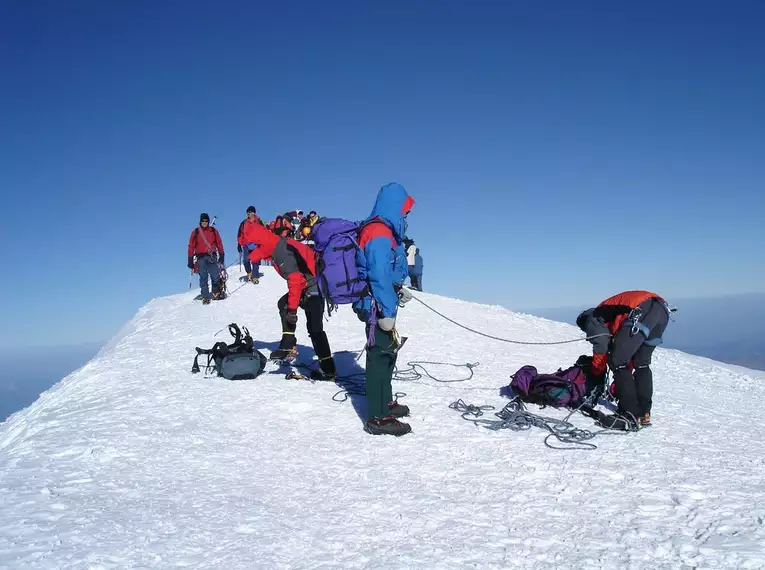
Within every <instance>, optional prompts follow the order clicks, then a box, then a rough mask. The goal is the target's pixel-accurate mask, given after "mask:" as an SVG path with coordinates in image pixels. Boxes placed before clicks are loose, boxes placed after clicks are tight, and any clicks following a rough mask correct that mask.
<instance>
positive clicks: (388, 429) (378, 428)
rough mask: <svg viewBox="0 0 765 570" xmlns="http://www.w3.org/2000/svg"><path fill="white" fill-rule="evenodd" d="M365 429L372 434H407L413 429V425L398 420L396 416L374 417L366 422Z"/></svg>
mask: <svg viewBox="0 0 765 570" xmlns="http://www.w3.org/2000/svg"><path fill="white" fill-rule="evenodd" d="M364 431H365V432H367V433H370V434H372V435H395V436H396V437H398V436H402V435H406V434H408V433H409V432H410V431H412V426H410V425H409V424H405V423H404V422H400V421H398V420H397V419H396V418H394V417H391V416H388V417H387V418H372V419H371V420H368V421H367V422H366V423H365V424H364Z"/></svg>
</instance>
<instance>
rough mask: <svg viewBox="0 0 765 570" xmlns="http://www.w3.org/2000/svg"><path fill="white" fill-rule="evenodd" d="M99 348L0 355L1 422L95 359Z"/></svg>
mask: <svg viewBox="0 0 765 570" xmlns="http://www.w3.org/2000/svg"><path fill="white" fill-rule="evenodd" d="M100 346H101V345H100V344H94V343H89V344H82V345H77V346H57V347H39V348H20V349H15V350H4V351H2V352H0V358H1V359H2V363H3V365H2V366H0V422H2V421H4V420H5V419H6V418H7V417H8V416H10V415H11V414H12V413H14V412H16V411H18V410H20V409H22V408H26V407H27V406H28V405H29V404H31V403H32V402H34V401H35V400H36V399H37V398H38V396H39V395H40V394H41V393H42V392H44V391H45V390H47V389H48V388H50V387H51V386H53V385H54V384H55V383H56V382H58V381H59V380H61V379H62V378H64V377H66V376H67V375H68V374H70V373H71V372H73V371H75V370H77V369H78V368H80V367H81V366H83V365H84V364H85V363H87V362H88V361H89V360H90V359H91V358H93V356H95V355H96V353H97V352H98V349H99V348H100Z"/></svg>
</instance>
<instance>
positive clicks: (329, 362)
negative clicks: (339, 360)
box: [311, 335, 337, 382]
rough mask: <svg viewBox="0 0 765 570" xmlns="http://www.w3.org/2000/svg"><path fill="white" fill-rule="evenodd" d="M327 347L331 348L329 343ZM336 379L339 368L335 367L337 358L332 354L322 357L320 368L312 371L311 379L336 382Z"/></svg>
mask: <svg viewBox="0 0 765 570" xmlns="http://www.w3.org/2000/svg"><path fill="white" fill-rule="evenodd" d="M325 338H326V335H325ZM327 349H329V345H327ZM336 379H337V369H335V359H334V358H332V356H325V357H324V358H320V359H319V370H314V371H313V372H311V380H327V381H329V382H334V381H335V380H336Z"/></svg>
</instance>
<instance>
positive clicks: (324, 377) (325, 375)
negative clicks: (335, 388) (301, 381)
mask: <svg viewBox="0 0 765 570" xmlns="http://www.w3.org/2000/svg"><path fill="white" fill-rule="evenodd" d="M336 379H337V374H335V373H334V372H331V373H329V372H323V371H321V370H311V380H321V381H324V382H334V381H335V380H336Z"/></svg>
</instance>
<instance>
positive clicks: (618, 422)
mask: <svg viewBox="0 0 765 570" xmlns="http://www.w3.org/2000/svg"><path fill="white" fill-rule="evenodd" d="M595 423H596V424H598V425H599V426H601V427H604V428H608V429H615V430H621V431H637V430H639V429H640V426H639V425H638V423H637V422H636V421H635V420H634V419H633V418H632V417H631V416H629V415H627V416H626V417H625V416H622V415H620V414H611V415H610V416H607V415H606V414H604V413H603V412H598V419H597V420H595Z"/></svg>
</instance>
